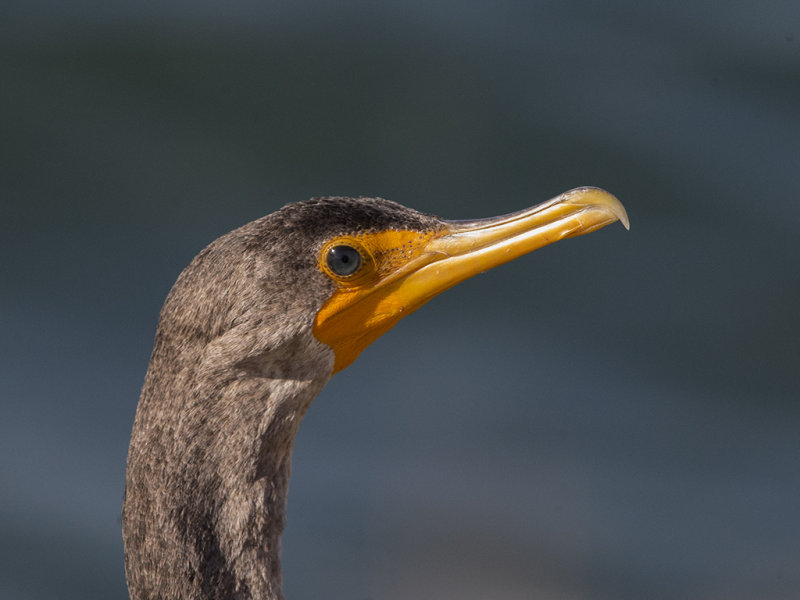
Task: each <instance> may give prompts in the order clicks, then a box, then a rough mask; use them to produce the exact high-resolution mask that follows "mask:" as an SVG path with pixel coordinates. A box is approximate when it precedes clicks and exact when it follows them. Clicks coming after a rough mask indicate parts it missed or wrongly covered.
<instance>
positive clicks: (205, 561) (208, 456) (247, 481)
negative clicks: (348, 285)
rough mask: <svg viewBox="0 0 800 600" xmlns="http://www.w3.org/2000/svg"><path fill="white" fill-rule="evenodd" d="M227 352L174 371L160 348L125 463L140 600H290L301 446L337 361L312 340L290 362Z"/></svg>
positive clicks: (126, 528) (131, 564) (129, 551)
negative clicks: (285, 557) (284, 555)
mask: <svg viewBox="0 0 800 600" xmlns="http://www.w3.org/2000/svg"><path fill="white" fill-rule="evenodd" d="M218 345H219V346H220V347H221V348H223V349H225V348H227V350H224V351H221V350H220V348H214V345H213V344H208V345H206V346H205V347H204V348H203V350H202V352H201V353H200V354H199V355H198V354H195V356H194V360H181V361H178V362H176V361H174V360H172V359H171V357H174V353H170V352H165V351H162V350H163V348H162V349H159V344H158V341H157V344H156V349H155V350H154V353H153V358H152V360H151V365H150V369H149V371H148V376H147V378H146V381H145V386H144V389H143V391H142V396H141V398H140V401H139V407H138V409H137V415H136V421H135V423H134V428H133V433H132V436H131V445H130V450H129V455H128V470H127V478H126V490H125V502H124V508H123V538H124V541H125V563H126V576H127V579H128V588H129V591H130V594H131V598H132V600H145V599H147V600H151V599H152V600H154V599H161V598H163V599H167V598H169V599H170V600H173V599H182V600H201V599H202V600H206V599H209V600H210V599H223V598H225V599H234V598H235V599H242V600H244V599H250V598H253V599H256V598H258V599H261V600H282V598H283V595H282V592H281V568H280V536H281V533H282V532H283V528H284V523H285V515H286V496H287V493H288V486H289V477H290V473H291V454H292V448H293V444H294V438H295V435H296V433H297V430H298V427H299V425H300V421H301V419H302V417H303V414H304V413H305V411H306V409H307V408H308V406H309V405H310V403H311V401H312V400H313V398H314V397H315V396H316V395H317V394H318V393H319V391H320V390H321V389H322V387H323V386H324V385H325V383H326V382H327V379H328V378H329V377H330V371H331V366H332V356H331V353H330V351H329V350H328V349H327V348H326V347H323V346H321V345H319V344H318V343H317V342H316V340H313V339H306V341H305V342H303V343H302V344H300V345H299V346H298V347H297V348H295V349H294V351H292V352H288V354H289V356H293V357H294V360H292V361H289V362H288V363H287V362H286V361H285V359H286V356H287V348H286V346H285V345H283V346H282V347H281V349H280V350H281V351H280V352H276V351H275V350H273V351H272V352H265V353H255V354H254V353H252V352H250V353H249V354H248V355H247V356H245V357H242V355H241V354H240V353H238V352H235V353H233V352H231V351H228V350H229V346H230V345H229V344H228V345H226V344H225V343H224V340H223V341H222V342H221V343H220V344H218ZM276 355H279V356H281V361H278V360H276V359H275V356H276ZM312 359H313V360H312ZM287 365H292V368H288V367H287Z"/></svg>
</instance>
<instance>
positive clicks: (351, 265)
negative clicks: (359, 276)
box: [328, 246, 361, 277]
mask: <svg viewBox="0 0 800 600" xmlns="http://www.w3.org/2000/svg"><path fill="white" fill-rule="evenodd" d="M328 266H329V267H330V268H331V271H333V272H334V273H336V274H337V275H341V276H343V277H344V276H346V275H352V274H353V273H355V272H356V271H357V270H358V267H360V266H361V255H360V254H359V253H358V250H356V249H355V248H353V247H351V246H334V247H333V248H331V249H330V250H328Z"/></svg>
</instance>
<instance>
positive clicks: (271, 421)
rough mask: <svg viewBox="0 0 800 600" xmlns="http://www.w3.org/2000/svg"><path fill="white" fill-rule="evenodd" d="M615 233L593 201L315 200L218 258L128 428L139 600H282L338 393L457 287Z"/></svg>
mask: <svg viewBox="0 0 800 600" xmlns="http://www.w3.org/2000/svg"><path fill="white" fill-rule="evenodd" d="M616 220H619V221H621V222H622V223H623V224H624V225H625V226H626V227H627V226H628V220H627V216H626V214H625V209H624V208H623V207H622V204H620V202H619V201H618V200H617V199H616V198H614V197H613V196H612V195H610V194H608V193H607V192H604V191H602V190H599V189H597V188H579V189H575V190H572V191H569V192H566V193H564V194H562V195H561V196H558V197H556V198H554V199H552V200H550V201H548V202H545V203H543V204H541V205H539V206H536V207H534V208H531V209H528V210H524V211H521V212H517V213H514V214H510V215H506V216H502V217H497V218H491V219H482V220H475V221H444V220H441V219H438V218H436V217H433V216H430V215H426V214H422V213H419V212H417V211H414V210H411V209H408V208H405V207H403V206H400V205H399V204H395V203H394V202H389V201H387V200H382V199H377V198H358V199H356V198H318V199H313V200H309V201H307V202H299V203H296V204H290V205H288V206H285V207H283V208H282V209H280V210H278V211H277V212H275V213H273V214H271V215H268V216H266V217H263V218H261V219H258V220H256V221H253V222H252V223H249V224H247V225H245V226H243V227H241V228H239V229H236V230H235V231H232V232H231V233H228V234H227V235H224V236H222V237H221V238H219V239H218V240H216V241H215V242H213V243H212V244H210V245H209V246H208V247H207V248H205V250H203V251H202V252H200V254H198V255H197V257H195V259H194V260H193V261H192V262H191V264H190V265H189V266H188V267H186V269H185V270H184V271H183V272H182V273H181V275H180V276H179V277H178V280H177V282H176V283H175V285H174V287H173V288H172V290H171V291H170V293H169V295H168V297H167V300H166V302H165V303H164V307H163V308H162V310H161V316H160V320H159V324H158V331H157V333H156V337H155V346H154V348H153V354H152V356H151V359H150V366H149V369H148V371H147V376H146V378H145V382H144V387H143V389H142V394H141V397H140V399H139V406H138V409H137V412H136V420H135V423H134V425H133V433H132V435H131V444H130V451H129V454H128V468H127V478H126V485H125V500H124V508H123V514H122V529H123V538H124V541H125V571H126V576H127V580H128V588H129V591H130V595H131V598H132V600H156V599H163V600H200V599H203V600H206V599H209V600H210V599H217V600H222V599H226V600H230V599H242V600H244V599H250V598H253V599H259V600H277V599H282V598H283V594H282V592H281V568H280V559H279V554H280V536H281V532H282V531H283V527H284V520H285V509H286V494H287V491H288V485H289V474H290V468H291V454H292V446H293V443H294V438H295V434H296V433H297V429H298V427H299V425H300V420H301V418H302V417H303V414H304V413H305V411H306V409H307V408H308V407H309V405H310V404H311V401H312V400H313V399H314V397H315V396H316V395H317V394H318V393H319V391H320V390H321V389H322V387H323V386H324V385H325V383H326V382H327V381H328V379H330V377H331V376H332V375H333V374H334V373H336V372H337V371H340V370H342V369H344V368H345V367H347V366H348V365H349V364H350V363H351V362H353V360H355V358H356V357H357V356H358V355H359V354H360V353H361V351H362V350H363V349H364V348H366V347H367V346H368V345H369V344H371V343H372V342H373V341H375V339H376V338H378V336H380V335H381V334H383V333H384V332H386V331H387V330H389V329H390V328H391V327H392V326H393V325H394V324H395V323H396V322H397V321H398V320H399V319H401V318H402V317H404V316H405V315H407V314H409V313H411V312H412V311H414V310H416V309H417V308H419V307H420V306H421V305H422V304H424V303H425V302H427V301H428V300H430V299H431V298H432V297H434V296H435V295H437V294H439V293H440V292H442V291H444V290H446V289H447V288H449V287H451V286H453V285H455V284H456V283H458V282H460V281H463V280H464V279H466V278H468V277H470V276H472V275H475V274H477V273H480V272H482V271H486V270H487V269H490V268H491V267H494V266H496V265H499V264H502V263H505V262H507V261H510V260H512V259H514V258H517V257H519V256H521V255H523V254H525V253H527V252H530V251H532V250H535V249H537V248H540V247H542V246H544V245H546V244H549V243H551V242H555V241H556V240H560V239H564V238H568V237H573V236H577V235H581V234H584V233H588V232H590V231H594V230H595V229H599V228H600V227H603V226H604V225H607V224H609V223H612V222H614V221H616Z"/></svg>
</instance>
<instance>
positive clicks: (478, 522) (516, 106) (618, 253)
mask: <svg viewBox="0 0 800 600" xmlns="http://www.w3.org/2000/svg"><path fill="white" fill-rule="evenodd" d="M0 15H2V18H0V159H1V160H0V275H1V276H2V283H0V319H1V321H0V323H1V326H2V335H0V381H2V388H0V389H2V391H0V394H1V396H0V398H1V399H2V402H1V404H0V409H1V410H2V412H1V413H0V482H1V483H0V597H2V598H3V599H9V600H45V599H55V598H58V599H59V600H70V599H86V598H104V599H120V600H122V599H125V598H127V592H126V588H125V580H124V574H123V562H122V542H121V537H120V508H121V500H122V491H123V483H124V469H125V457H126V452H127V445H128V436H129V434H130V428H131V424H132V422H133V417H134V412H135V409H136V402H137V399H138V394H139V389H140V386H141V383H142V381H143V378H144V373H145V370H146V368H147V362H148V358H149V354H150V350H151V347H152V340H153V335H154V332H155V326H156V321H157V316H158V311H159V308H160V306H161V303H162V302H163V299H164V297H165V295H166V294H167V292H168V290H169V288H170V286H171V285H172V283H173V281H174V280H175V278H176V277H177V275H178V273H179V272H180V270H181V269H182V268H183V267H184V266H185V265H186V264H187V263H188V262H189V260H191V258H192V257H193V256H194V255H195V254H196V253H197V252H198V251H199V250H200V249H201V248H203V246H205V245H206V244H207V243H208V242H210V241H211V240H213V239H214V238H215V237H217V236H219V235H221V234H223V233H225V232H227V231H229V230H230V229H233V228H234V227H237V226H239V225H241V224H243V223H245V222H247V221H250V220H252V219H255V218H257V217H259V216H261V215H263V214H266V213H269V212H271V211H273V210H275V209H277V208H278V207H280V206H282V205H283V204H285V203H287V202H291V201H296V200H303V199H306V198H308V197H311V196H315V195H379V196H383V197H386V198H389V199H392V200H395V201H398V202H401V203H403V204H406V205H408V206H411V207H414V208H416V209H418V210H422V211H425V212H429V213H434V214H439V215H442V216H444V217H447V218H475V217H484V216H491V215H495V214H501V213H505V212H509V211H512V210H516V209H520V208H523V207H526V206H529V205H532V204H535V203H538V202H540V201H543V200H546V199H547V198H550V197H552V196H554V195H556V194H558V193H560V192H562V191H564V190H567V189H569V188H572V187H576V186H579V185H596V186H601V187H604V188H607V189H609V190H610V191H612V192H613V193H615V194H616V195H617V196H618V197H619V198H620V199H621V200H622V201H623V202H624V204H625V206H626V207H627V209H628V213H629V215H630V218H631V225H632V228H631V231H630V232H626V231H625V230H624V229H623V228H622V227H621V226H619V225H614V226H611V227H607V228H605V229H603V230H602V231H600V232H598V233H594V234H592V235H589V236H584V237H581V238H577V239H574V240H569V241H566V242H563V243H559V244H555V245H553V246H550V247H547V248H545V249H543V250H541V251H539V252H536V253H534V254H533V255H530V256H527V257H524V258H523V259H520V260H518V261H516V262H514V263H512V264H509V265H507V266H504V267H502V268H499V269H496V270H494V271H492V272H490V273H487V274H485V275H483V276H480V277H476V278H474V279H472V280H470V281H468V282H466V283H464V284H462V285H460V286H459V287H457V288H455V289H453V290H451V291H450V292H448V293H447V294H445V295H443V296H440V297H439V298H437V299H436V300H434V301H433V302H431V303H430V304H429V305H427V306H426V307H424V309H423V310H421V311H419V312H418V313H416V314H415V315H414V316H413V317H411V318H409V319H406V320H404V321H402V322H401V323H400V324H399V325H398V326H397V327H396V328H395V329H394V330H392V331H391V332H390V333H389V334H387V335H386V336H385V337H383V338H382V339H380V340H379V341H378V342H377V343H376V344H375V345H374V346H373V347H371V348H370V349H368V350H367V351H366V352H365V353H364V355H362V357H361V358H360V359H359V360H358V361H357V362H356V363H355V364H354V365H353V366H352V367H350V368H349V369H347V370H346V371H344V372H343V373H341V374H340V375H338V376H337V377H335V378H334V379H333V380H332V382H331V383H330V385H329V386H328V387H327V388H326V389H325V391H324V392H323V393H322V395H321V396H320V397H319V398H318V399H317V400H316V402H315V404H314V405H313V406H312V408H311V410H310V411H309V413H308V415H307V416H306V418H305V420H304V423H303V427H302V428H301V432H300V435H299V438H298V440H297V445H296V453H295V457H294V475H293V480H292V489H291V493H290V498H289V522H288V527H287V531H286V535H285V537H284V579H285V592H286V595H287V597H288V598H289V599H290V600H297V599H302V598H326V599H333V600H338V599H343V600H344V599H347V600H362V599H363V600H366V599H373V600H378V599H387V600H395V599H401V598H415V599H418V598H431V599H437V600H438V599H448V598H452V599H460V600H463V599H466V600H471V599H476V600H477V599H485V598H491V599H493V600H511V599H528V598H538V599H565V598H566V599H579V600H594V599H596V600H606V599H607V600H619V599H627V598H631V599H641V598H647V599H649V600H658V599H681V600H687V599H689V600H716V599H725V600H731V599H733V600H779V599H780V600H782V599H790V598H791V599H796V598H798V597H800V542H798V539H800V501H798V498H799V497H800V433H798V432H800V406H798V398H800V375H798V370H797V369H798V359H800V341H799V340H798V337H799V336H800V318H799V317H798V305H799V304H800V278H799V277H798V273H800V236H798V228H800V201H799V200H798V196H797V190H798V183H800V179H799V177H800V151H798V148H799V147H800V144H799V142H798V140H800V5H798V3H797V2H792V1H789V0H786V1H782V0H766V1H762V2H758V3H755V2H735V1H734V2H727V3H719V2H714V1H711V0H700V1H697V2H693V3H646V2H645V3H643V2H638V1H633V0H610V1H607V2H603V3H599V2H590V1H559V2H554V1H549V2H509V1H504V0H500V1H494V2H488V1H484V2H480V1H469V0H468V1H465V2H459V3H456V2H445V1H441V0H425V1H418V0H408V1H406V2H403V3H388V2H366V1H357V0H343V1H340V2H336V3H332V2H323V1H319V0H317V1H312V2H295V3H290V2H272V1H265V2H254V1H244V0H234V1H231V2H227V3H215V2H186V1H182V0H162V1H160V2H139V3H134V2H124V1H114V0H105V1H104V2H98V1H91V0H75V1H72V2H69V3H64V2H55V1H47V0H24V1H22V0H5V2H4V3H3V7H2V9H0Z"/></svg>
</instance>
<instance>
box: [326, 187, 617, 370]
mask: <svg viewBox="0 0 800 600" xmlns="http://www.w3.org/2000/svg"><path fill="white" fill-rule="evenodd" d="M615 221H620V222H621V223H622V224H623V225H624V226H625V228H626V229H628V228H629V223H628V215H627V214H626V213H625V208H624V207H623V206H622V203H620V201H619V200H617V199H616V198H615V197H614V196H612V195H611V194H609V193H608V192H606V191H604V190H601V189H598V188H592V187H583V188H576V189H574V190H570V191H568V192H565V193H563V194H561V195H560V196H557V197H555V198H553V199H551V200H548V201H547V202H544V203H542V204H539V205H537V206H534V207H532V208H528V209H525V210H521V211H519V212H515V213H511V214H508V215H504V216H500V217H492V218H488V219H477V220H472V221H444V220H443V221H441V228H439V229H436V230H432V231H396V230H391V231H378V232H370V233H363V234H359V235H357V236H352V237H350V238H347V241H348V243H350V244H352V245H357V246H358V247H359V250H360V252H361V253H362V255H363V256H364V257H365V259H364V266H363V267H362V269H361V272H360V273H358V274H357V276H355V277H351V278H348V279H347V280H343V281H341V282H340V286H339V287H338V289H337V290H336V291H335V292H334V293H333V295H332V296H331V297H330V298H329V299H328V300H327V301H326V302H325V304H324V305H323V306H322V308H321V309H320V310H319V312H318V313H317V315H316V319H315V321H314V335H315V336H316V338H317V339H318V340H319V341H321V342H323V343H324V344H327V345H328V346H330V347H331V348H332V349H333V351H334V353H335V355H336V360H335V364H334V368H333V372H334V373H336V372H338V371H341V370H342V369H344V368H345V367H347V366H349V365H350V364H351V363H352V362H353V361H354V360H355V359H356V358H357V357H358V355H359V354H360V353H361V352H362V350H364V348H366V347H367V346H368V345H370V344H371V343H372V342H374V341H375V340H376V339H377V338H378V337H380V336H381V335H382V334H384V333H385V332H386V331H388V330H389V329H391V328H392V327H393V326H394V325H395V324H396V323H397V322H398V321H399V320H400V319H401V318H403V317H404V316H406V315H408V314H411V313H412V312H414V311H415V310H416V309H418V308H419V307H420V306H422V305H423V304H425V302H427V301H428V300H430V299H431V298H433V297H434V296H436V295H438V294H440V293H442V292H443V291H445V290H447V289H449V288H451V287H453V286H454V285H456V284H457V283H459V282H461V281H464V280H465V279H468V278H469V277H472V276H473V275H477V274H478V273H482V272H484V271H487V270H489V269H491V268H492V267H496V266H498V265H501V264H503V263H506V262H508V261H510V260H514V259H515V258H518V257H520V256H522V255H523V254H527V253H528V252H532V251H534V250H537V249H539V248H541V247H542V246H546V245H548V244H552V243H553V242H556V241H558V240H562V239H566V238H570V237H575V236H578V235H583V234H585V233H590V232H592V231H595V230H597V229H600V228H601V227H605V226H606V225H609V224H610V223H613V222H615Z"/></svg>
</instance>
